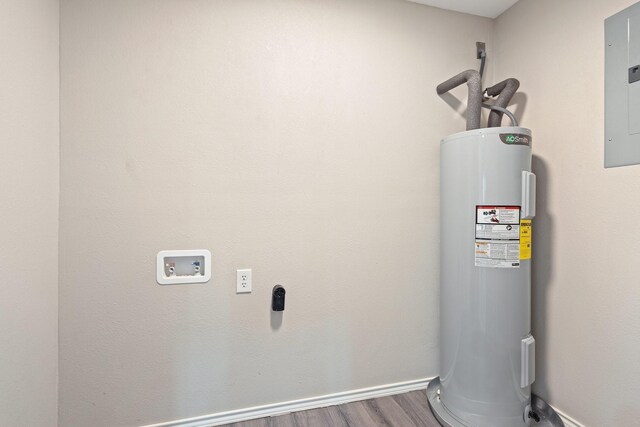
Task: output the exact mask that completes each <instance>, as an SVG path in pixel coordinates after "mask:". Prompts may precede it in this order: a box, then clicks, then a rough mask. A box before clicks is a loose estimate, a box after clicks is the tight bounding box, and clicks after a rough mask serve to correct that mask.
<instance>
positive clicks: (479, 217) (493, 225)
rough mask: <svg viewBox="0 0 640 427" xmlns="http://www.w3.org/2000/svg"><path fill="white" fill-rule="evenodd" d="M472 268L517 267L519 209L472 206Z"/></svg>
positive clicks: (516, 207)
mask: <svg viewBox="0 0 640 427" xmlns="http://www.w3.org/2000/svg"><path fill="white" fill-rule="evenodd" d="M475 245H476V248H475V265H476V267H490V268H519V267H520V206H476V242H475Z"/></svg>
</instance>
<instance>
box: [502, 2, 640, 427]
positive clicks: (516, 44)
mask: <svg viewBox="0 0 640 427" xmlns="http://www.w3.org/2000/svg"><path fill="white" fill-rule="evenodd" d="M632 3H634V2H633V1H627V0H625V1H623V0H590V1H582V0H565V1H552V0H521V1H520V2H519V3H517V4H516V5H515V6H514V7H513V8H511V9H510V10H509V11H507V12H506V13H505V14H503V15H502V16H500V17H499V18H498V20H497V21H496V32H495V35H494V36H495V43H496V46H495V48H496V50H497V52H496V57H497V64H496V66H495V77H496V80H498V79H502V78H504V77H510V76H514V77H518V78H519V79H520V80H521V82H522V86H521V90H522V92H523V93H524V96H520V98H519V103H520V106H519V107H520V115H521V117H522V119H523V120H522V123H523V124H524V125H525V126H527V127H530V128H531V129H533V132H534V140H533V141H534V146H533V147H534V148H533V151H534V153H535V156H536V158H535V160H534V169H535V172H536V173H537V174H538V183H539V188H538V200H539V208H540V211H539V215H538V217H537V218H536V221H535V227H534V230H535V232H534V248H535V250H534V277H533V286H534V307H533V308H534V310H533V313H534V334H535V336H536V340H537V344H538V346H537V358H538V365H537V371H538V372H537V377H538V379H537V381H536V383H535V386H534V392H537V393H538V394H540V395H542V396H543V397H545V398H547V399H549V400H550V402H551V403H552V404H554V405H556V406H557V407H559V408H560V409H561V410H563V411H565V412H567V413H568V414H570V415H571V416H573V417H575V418H576V419H577V420H579V421H581V422H583V423H585V425H589V426H594V427H595V426H612V427H613V426H624V427H626V426H631V425H637V424H638V420H639V419H640V406H639V405H638V402H637V399H636V396H637V395H638V394H639V393H640V364H639V363H638V361H637V359H638V351H639V349H640V335H639V334H638V331H639V330H640V286H638V277H640V262H638V256H639V254H640V221H637V218H636V217H637V215H636V213H637V212H640V166H632V167H623V168H616V169H604V167H603V163H604V161H603V154H604V139H603V138H604V129H603V121H604V116H603V111H604V107H603V104H604V99H603V79H604V75H603V69H604V63H603V58H604V22H603V21H604V19H605V18H607V17H608V16H610V15H612V14H614V13H616V12H618V11H619V10H621V9H623V8H625V7H627V6H629V5H631V4H632Z"/></svg>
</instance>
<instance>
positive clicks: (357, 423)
mask: <svg viewBox="0 0 640 427" xmlns="http://www.w3.org/2000/svg"><path fill="white" fill-rule="evenodd" d="M338 410H339V411H340V413H342V415H343V416H344V419H345V421H346V422H347V424H348V425H349V427H361V426H362V427H364V426H384V425H385V424H384V423H380V418H379V416H378V415H377V414H376V413H375V412H374V411H372V410H371V409H369V407H368V406H367V405H366V404H365V403H364V402H351V403H346V404H344V405H340V406H338Z"/></svg>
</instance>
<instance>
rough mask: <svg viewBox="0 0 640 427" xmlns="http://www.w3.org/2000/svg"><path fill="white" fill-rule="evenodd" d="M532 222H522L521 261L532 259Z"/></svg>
mask: <svg viewBox="0 0 640 427" xmlns="http://www.w3.org/2000/svg"><path fill="white" fill-rule="evenodd" d="M531 232H532V229H531V220H530V219H523V220H520V259H531Z"/></svg>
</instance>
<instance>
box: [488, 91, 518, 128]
mask: <svg viewBox="0 0 640 427" xmlns="http://www.w3.org/2000/svg"><path fill="white" fill-rule="evenodd" d="M519 87H520V82H519V81H518V80H517V79H506V80H503V81H501V82H500V83H498V84H496V85H494V86H491V87H490V88H487V91H486V92H487V95H489V96H496V95H498V99H496V102H495V104H494V106H496V107H500V108H507V106H508V105H509V102H510V101H511V98H513V95H515V93H516V92H517V90H518V88H519ZM502 114H503V113H502V112H500V111H498V110H491V113H489V125H488V127H490V128H495V127H498V126H500V124H501V123H502Z"/></svg>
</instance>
